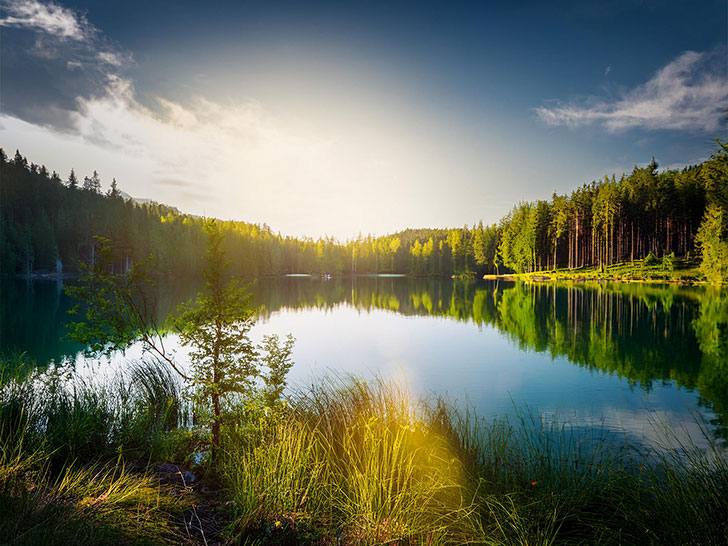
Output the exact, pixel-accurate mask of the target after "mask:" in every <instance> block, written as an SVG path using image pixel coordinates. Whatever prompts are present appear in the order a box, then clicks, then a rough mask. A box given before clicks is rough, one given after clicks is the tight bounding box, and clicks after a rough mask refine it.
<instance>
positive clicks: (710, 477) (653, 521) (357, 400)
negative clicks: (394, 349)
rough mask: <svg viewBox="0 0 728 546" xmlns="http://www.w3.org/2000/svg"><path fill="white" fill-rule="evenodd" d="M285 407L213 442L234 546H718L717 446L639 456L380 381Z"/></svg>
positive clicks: (721, 461)
mask: <svg viewBox="0 0 728 546" xmlns="http://www.w3.org/2000/svg"><path fill="white" fill-rule="evenodd" d="M290 404H291V409H290V412H289V413H288V414H287V415H286V416H285V417H284V418H283V419H281V420H278V421H276V422H275V424H274V425H272V426H271V427H270V429H269V430H268V432H267V433H266V434H263V435H261V436H260V437H259V438H258V440H257V443H254V444H253V445H251V444H250V443H249V440H250V436H249V435H244V437H240V436H236V435H235V434H234V433H230V434H228V436H227V437H226V442H225V457H224V472H223V474H224V476H225V479H226V480H227V483H228V484H229V485H230V489H231V492H232V495H233V507H234V511H235V513H236V514H237V520H236V522H237V523H236V526H235V528H234V530H233V531H232V536H233V537H236V538H237V540H238V541H239V542H240V543H244V541H245V540H253V539H257V540H262V541H263V543H291V544H293V543H299V542H302V541H303V542H304V543H306V541H308V543H320V544H388V543H389V544H467V543H473V544H509V545H511V544H512V545H524V546H525V545H530V546H533V545H549V544H604V545H606V544H640V545H641V544H696V545H697V544H706V545H710V544H725V543H726V536H728V535H727V534H726V532H727V531H728V529H727V528H726V518H725V514H726V513H728V497H727V496H726V492H728V485H727V482H726V480H728V467H727V463H726V456H725V452H723V451H721V449H720V447H718V446H717V445H711V446H710V447H709V448H708V449H698V448H697V447H696V446H690V445H685V443H684V442H683V443H682V444H680V445H679V446H678V447H679V449H675V446H676V443H677V439H676V438H673V439H672V441H671V443H670V445H669V447H668V446H667V445H665V446H663V448H662V449H659V450H652V451H646V450H644V449H642V448H641V447H640V446H636V445H631V444H630V443H629V442H628V441H627V440H626V439H625V438H619V437H617V436H615V435H613V434H611V433H609V432H608V431H607V430H604V429H599V428H597V429H579V428H574V427H570V426H566V425H565V424H563V423H560V422H559V421H558V420H557V419H553V418H545V417H543V416H541V415H539V414H538V413H537V412H535V411H533V410H528V409H526V410H524V411H522V412H520V413H518V414H517V416H516V418H515V419H496V420H493V421H487V420H484V419H481V418H478V417H477V416H476V415H475V414H473V413H472V412H469V411H467V410H464V411H463V410H460V409H458V408H457V407H455V406H453V405H451V404H448V403H446V402H445V401H442V400H435V401H434V402H430V403H427V402H422V401H412V400H411V399H410V398H409V396H408V395H407V393H406V392H405V391H404V390H403V389H401V388H400V387H399V386H398V385H396V384H393V383H388V382H385V381H381V380H380V381H374V382H366V381H362V380H360V379H356V378H344V379H341V378H333V379H331V378H329V379H323V380H321V381H320V382H319V383H317V384H315V385H314V386H312V387H311V388H309V389H308V390H306V391H303V392H298V393H296V394H295V395H294V396H292V398H291V400H290ZM670 430H671V429H669V428H666V429H665V432H666V433H667V434H669V433H670ZM286 536H287V537H288V539H287V540H289V542H286V539H285V537H286Z"/></svg>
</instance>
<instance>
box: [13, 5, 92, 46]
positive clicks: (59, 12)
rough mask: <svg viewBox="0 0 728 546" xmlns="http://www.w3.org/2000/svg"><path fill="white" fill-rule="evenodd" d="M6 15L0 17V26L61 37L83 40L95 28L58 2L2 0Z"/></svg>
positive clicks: (87, 37)
mask: <svg viewBox="0 0 728 546" xmlns="http://www.w3.org/2000/svg"><path fill="white" fill-rule="evenodd" d="M0 6H1V7H2V9H3V11H5V12H6V13H7V14H8V15H7V17H4V18H1V19H0V26H6V27H23V28H28V29H34V30H41V31H43V32H45V33H47V34H50V35H52V36H55V37H57V38H61V39H71V40H77V41H85V40H87V39H89V38H91V37H92V36H93V34H94V33H95V29H94V28H93V27H92V26H91V25H90V24H89V23H88V21H86V18H85V17H83V16H77V15H76V14H75V13H74V12H73V11H72V10H70V9H67V8H64V7H63V6H59V5H58V4H54V3H48V4H43V3H41V2H39V1H38V0H4V1H2V2H0Z"/></svg>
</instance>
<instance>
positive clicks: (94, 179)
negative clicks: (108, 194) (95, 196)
mask: <svg viewBox="0 0 728 546" xmlns="http://www.w3.org/2000/svg"><path fill="white" fill-rule="evenodd" d="M83 189H84V190H86V191H90V192H93V193H101V178H99V173H97V172H96V171H94V174H93V175H91V178H89V177H88V176H85V177H84V179H83Z"/></svg>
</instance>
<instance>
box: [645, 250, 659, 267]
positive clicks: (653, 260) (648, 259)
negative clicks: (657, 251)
mask: <svg viewBox="0 0 728 546" xmlns="http://www.w3.org/2000/svg"><path fill="white" fill-rule="evenodd" d="M644 263H645V265H646V266H653V265H659V264H660V259H659V258H658V257H657V256H655V255H654V254H653V253H652V251H650V252H648V253H647V256H645V262H644Z"/></svg>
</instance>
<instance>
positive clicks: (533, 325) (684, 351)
mask: <svg viewBox="0 0 728 546" xmlns="http://www.w3.org/2000/svg"><path fill="white" fill-rule="evenodd" d="M196 290H197V288H196V287H195V286H190V285H184V284H180V283H175V284H174V285H170V286H165V287H163V288H161V289H160V292H159V296H160V297H159V303H158V308H157V312H158V316H159V319H160V321H162V320H163V319H164V317H165V316H166V315H167V314H168V313H170V312H172V311H173V310H174V308H175V307H176V305H177V303H179V302H180V301H183V300H184V299H186V298H188V297H190V296H191V295H192V294H194V292H195V291H196ZM251 291H252V292H253V294H254V300H255V303H256V304H257V305H258V306H259V315H260V318H261V322H266V321H267V320H270V319H271V317H275V316H276V315H277V314H280V313H281V312H295V311H303V310H318V311H323V312H327V311H331V312H335V310H337V309H341V308H342V307H344V308H349V309H353V310H356V311H357V313H360V314H361V313H366V314H369V313H370V312H371V313H373V312H376V311H380V310H381V311H389V312H392V313H394V314H396V315H403V316H407V317H442V318H446V319H452V320H454V321H457V322H463V323H470V324H473V325H476V326H477V327H478V328H479V329H481V330H482V329H493V330H494V331H496V332H498V333H499V334H500V335H501V336H502V337H503V336H504V337H506V338H507V339H509V340H510V341H511V342H512V344H513V346H514V347H517V349H518V352H524V351H525V352H529V353H533V352H535V353H539V354H543V355H548V356H550V357H551V358H552V359H560V358H563V359H566V360H568V362H570V363H572V364H575V365H577V366H579V367H583V368H587V369H590V370H594V371H599V372H603V373H604V374H607V375H616V376H618V377H621V378H624V379H626V380H627V381H629V382H630V384H631V385H632V386H634V387H637V388H639V389H641V390H643V391H644V392H647V393H649V392H651V390H652V389H653V388H654V387H655V385H656V384H662V383H663V382H674V384H676V385H677V386H678V387H680V388H684V389H690V390H694V391H696V392H697V393H698V395H699V397H698V404H699V405H703V406H707V407H708V408H709V409H710V410H712V412H714V414H715V416H716V418H715V421H714V423H713V424H714V425H716V431H717V432H718V434H719V435H721V436H724V437H725V435H726V426H727V425H728V292H726V291H725V290H720V289H718V288H713V287H709V286H697V287H687V286H678V285H651V284H625V283H598V282H583V283H570V282H561V283H534V284H527V283H514V282H503V281H473V280H451V279H427V278H419V279H418V278H384V277H365V276H361V277H343V278H334V279H330V280H321V279H319V278H316V277H303V278H300V277H298V278H275V279H261V280H259V281H257V282H255V283H253V284H252V285H251ZM2 296H3V298H2V299H3V305H2V325H1V328H2V331H1V335H2V351H3V352H4V353H6V354H7V353H9V352H20V351H25V352H27V353H28V355H29V356H30V357H31V358H33V359H35V360H36V361H37V362H39V363H45V362H49V361H53V360H55V361H60V360H62V359H63V358H66V357H71V358H74V357H75V355H76V354H77V353H78V352H79V350H80V349H81V347H78V346H77V345H75V344H73V343H71V342H69V341H67V340H62V339H61V338H62V337H63V336H64V334H65V328H64V325H65V323H66V322H67V321H68V317H67V315H66V311H67V310H68V309H69V308H70V305H71V302H69V300H68V298H67V297H66V296H65V294H64V293H63V291H62V289H61V286H60V283H55V282H48V281H46V282H40V281H37V282H35V283H25V282H17V281H9V282H7V281H6V282H5V283H4V284H3V290H2ZM317 320H318V319H317ZM352 320H353V322H351V323H350V324H351V325H353V326H352V329H354V330H356V324H358V322H357V320H358V319H356V318H354V319H352ZM359 322H361V321H360V320H359ZM380 322H381V321H380ZM420 324H423V323H420ZM292 333H293V334H294V336H296V337H299V340H300V335H299V333H297V332H296V331H292ZM349 335H351V336H355V335H356V333H355V332H349ZM317 350H320V351H321V353H322V360H326V358H324V357H323V355H324V354H325V353H326V351H327V347H319V348H318V349H317ZM476 350H482V347H479V348H476V347H465V348H462V347H461V348H458V349H457V351H458V352H462V351H465V352H468V351H471V352H472V351H476ZM362 358H373V357H371V355H369V356H366V355H365V356H362ZM524 358H525V356H524ZM371 364H372V365H374V363H371ZM334 365H335V364H334ZM555 380H556V379H555ZM432 387H433V388H434V386H432Z"/></svg>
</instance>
